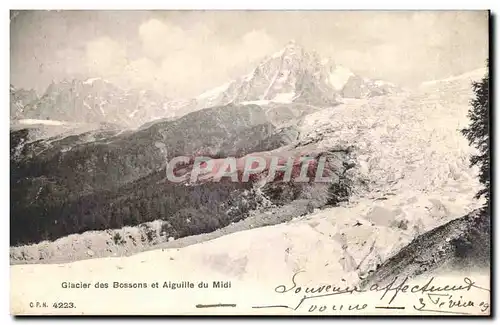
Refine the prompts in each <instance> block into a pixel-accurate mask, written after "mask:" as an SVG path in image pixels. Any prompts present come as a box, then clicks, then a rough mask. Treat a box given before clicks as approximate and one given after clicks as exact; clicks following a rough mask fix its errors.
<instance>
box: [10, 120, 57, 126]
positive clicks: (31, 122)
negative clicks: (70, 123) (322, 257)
mask: <svg viewBox="0 0 500 325" xmlns="http://www.w3.org/2000/svg"><path fill="white" fill-rule="evenodd" d="M16 122H17V123H19V124H24V125H36V124H43V125H64V124H66V123H67V122H64V121H56V120H37V119H21V120H17V121H16Z"/></svg>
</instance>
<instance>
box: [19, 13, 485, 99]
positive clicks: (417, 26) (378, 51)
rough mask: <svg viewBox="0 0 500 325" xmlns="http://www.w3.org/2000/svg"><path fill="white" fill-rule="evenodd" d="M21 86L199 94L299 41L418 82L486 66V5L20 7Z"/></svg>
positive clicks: (383, 75) (339, 59) (370, 72)
mask: <svg viewBox="0 0 500 325" xmlns="http://www.w3.org/2000/svg"><path fill="white" fill-rule="evenodd" d="M10 37H11V40H10V44H11V48H10V53H11V83H12V84H13V85H14V86H16V87H20V88H28V89H29V88H34V89H36V91H37V92H38V93H39V94H41V93H43V92H44V91H45V89H46V87H47V86H48V85H49V84H50V82H51V81H52V80H54V81H56V82H57V81H60V80H62V79H64V78H66V79H71V78H75V77H76V78H90V77H102V78H105V79H107V80H109V81H111V82H113V83H116V84H117V85H119V86H121V87H139V88H145V89H154V90H157V91H160V92H162V93H163V94H165V95H167V96H169V97H172V98H186V97H191V96H196V95H198V94H200V93H202V92H203V91H205V90H207V89H210V88H213V87H216V86H219V85H221V84H223V83H225V82H227V81H229V80H231V79H234V78H237V77H238V76H240V75H242V74H246V73H248V72H250V71H251V70H252V69H253V68H254V66H255V65H256V64H257V63H258V62H259V61H260V60H261V59H263V58H264V57H265V56H267V55H271V54H273V53H274V52H276V51H279V50H280V49H281V48H282V47H283V46H284V45H285V44H286V43H287V42H288V41H289V40H291V39H294V40H295V41H296V42H297V43H299V44H301V45H303V46H304V47H305V48H306V49H311V50H315V51H317V52H318V53H319V54H320V55H322V56H324V57H329V58H332V59H333V61H334V62H336V63H338V64H341V65H344V66H346V67H348V68H350V69H351V70H352V71H354V72H356V73H358V74H361V75H363V76H367V77H373V78H380V79H385V80H387V81H391V82H394V83H396V84H399V85H401V86H405V87H411V86H414V85H416V84H418V83H420V82H422V81H426V80H433V79H440V78H446V77H449V76H451V75H457V74H460V73H464V72H467V71H470V70H473V69H477V68H481V67H483V66H484V63H485V60H486V58H487V56H488V14H487V12H486V11H458V12H457V11H456V12H453V11H435V12H425V11H410V12H404V11H392V12H383V11H374V12H373V11H302V12H300V11H23V12H11V26H10Z"/></svg>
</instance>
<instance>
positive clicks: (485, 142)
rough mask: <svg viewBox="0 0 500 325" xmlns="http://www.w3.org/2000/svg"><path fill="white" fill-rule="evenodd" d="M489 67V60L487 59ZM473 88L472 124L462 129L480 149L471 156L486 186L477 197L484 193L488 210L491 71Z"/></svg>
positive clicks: (471, 142)
mask: <svg viewBox="0 0 500 325" xmlns="http://www.w3.org/2000/svg"><path fill="white" fill-rule="evenodd" d="M486 65H487V67H488V68H489V61H486ZM472 88H473V90H474V93H475V97H474V98H473V99H472V100H471V102H470V104H471V107H470V108H469V114H468V117H469V119H470V120H471V124H470V125H469V127H468V128H465V129H463V130H461V132H462V134H463V135H464V136H465V137H466V138H467V140H468V141H469V144H470V145H472V146H474V147H476V148H477V149H478V151H479V153H478V154H477V155H474V156H472V157H471V160H470V162H471V166H478V167H479V170H480V172H479V181H480V182H481V183H482V184H483V185H484V188H483V189H482V190H480V191H479V192H478V193H477V194H476V198H481V197H482V196H483V195H484V197H485V199H486V206H485V208H486V211H489V208H490V137H489V134H490V124H489V123H490V114H489V102H490V101H489V72H487V73H486V75H485V76H484V77H483V79H482V80H481V81H479V82H473V83H472Z"/></svg>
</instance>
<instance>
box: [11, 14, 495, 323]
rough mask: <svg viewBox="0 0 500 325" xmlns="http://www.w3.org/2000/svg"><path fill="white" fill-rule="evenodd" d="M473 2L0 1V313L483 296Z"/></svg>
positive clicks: (477, 29) (457, 309)
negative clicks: (210, 6) (434, 7)
mask: <svg viewBox="0 0 500 325" xmlns="http://www.w3.org/2000/svg"><path fill="white" fill-rule="evenodd" d="M489 25H490V12H488V11H484V10H483V11H319V10H318V11H210V10H204V11H180V10H156V11H133V10H132V11H130V10H128V11H120V10H116V11H103V10H93V11H84V10H76V11H75V10H73V11H68V10H53V11H52V10H48V11H47V10H38V11H37V10H11V11H10V68H11V70H10V248H9V250H10V311H11V313H12V314H13V315H17V316H20V315H310V316H321V315H330V316H336V315H349V316H369V315H378V316H387V315H416V316H453V315H463V316H467V315H474V316H489V315H491V313H492V311H491V308H492V307H491V306H490V297H491V287H490V282H491V281H490V275H491V273H490V267H491V254H490V253H491V252H490V243H491V238H492V237H491V230H490V145H489V143H490V137H489V135H490V131H491V130H490V129H489V125H490V120H489V116H490V113H489V112H490V106H489V102H490V101H489V94H490V92H489V78H490V71H489V60H488V59H489V44H488V39H489V35H488V33H489Z"/></svg>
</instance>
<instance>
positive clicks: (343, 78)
mask: <svg viewBox="0 0 500 325" xmlns="http://www.w3.org/2000/svg"><path fill="white" fill-rule="evenodd" d="M351 76H354V73H352V72H351V70H349V69H347V68H345V67H342V66H340V65H337V66H336V67H335V70H334V71H333V72H332V73H330V75H329V76H328V81H329V83H330V85H331V86H332V87H333V88H335V89H336V90H341V89H342V88H344V86H345V84H346V83H347V80H349V78H350V77H351Z"/></svg>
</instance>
